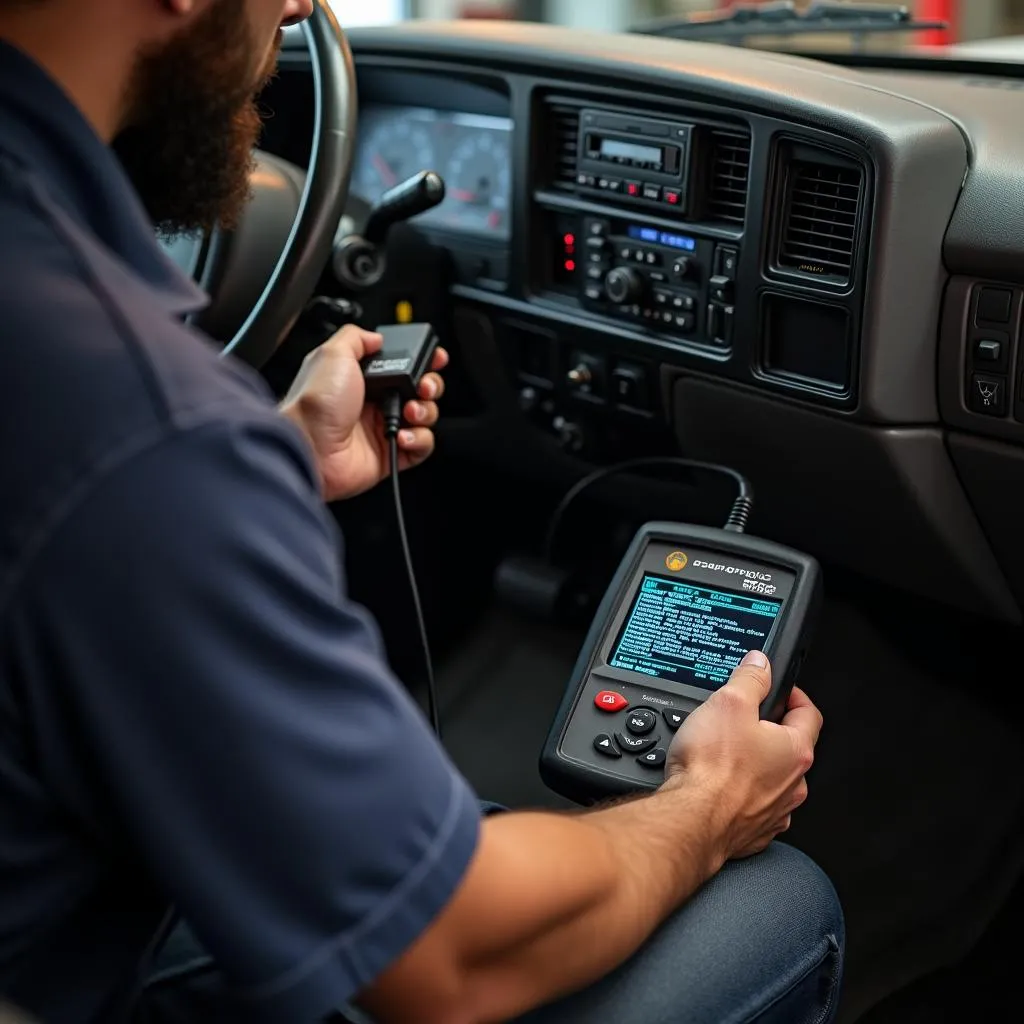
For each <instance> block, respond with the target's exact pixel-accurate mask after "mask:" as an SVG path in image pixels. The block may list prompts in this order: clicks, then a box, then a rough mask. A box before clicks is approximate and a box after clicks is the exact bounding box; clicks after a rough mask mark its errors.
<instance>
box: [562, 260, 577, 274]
mask: <svg viewBox="0 0 1024 1024" xmlns="http://www.w3.org/2000/svg"><path fill="white" fill-rule="evenodd" d="M565 269H566V270H567V271H568V272H569V273H570V274H571V273H572V272H573V271H574V270H575V269H576V261H575V260H566V261H565Z"/></svg>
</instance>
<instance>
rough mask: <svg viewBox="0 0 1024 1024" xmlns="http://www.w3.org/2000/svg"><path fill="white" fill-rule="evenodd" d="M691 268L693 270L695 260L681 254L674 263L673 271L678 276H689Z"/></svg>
mask: <svg viewBox="0 0 1024 1024" xmlns="http://www.w3.org/2000/svg"><path fill="white" fill-rule="evenodd" d="M691 270H693V261H692V260H691V259H690V258H689V257H688V256H680V257H679V258H678V259H677V260H676V261H675V262H674V263H673V264H672V273H673V274H675V276H676V277H689V275H690V271H691Z"/></svg>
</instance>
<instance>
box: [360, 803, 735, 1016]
mask: <svg viewBox="0 0 1024 1024" xmlns="http://www.w3.org/2000/svg"><path fill="white" fill-rule="evenodd" d="M717 817H718V815H717V812H716V808H715V805H714V801H713V800H712V799H711V798H710V796H708V795H705V794H703V793H701V792H700V791H699V790H697V789H696V788H695V787H691V788H689V789H688V788H687V787H685V786H678V787H676V788H674V789H672V790H668V791H663V792H660V793H657V794H654V795H652V796H649V797H645V798H641V799H639V800H634V801H631V802H628V803H622V804H619V805H616V806H612V807H608V808H604V809H602V810H599V811H593V812H589V813H586V814H576V815H559V814H543V813H538V814H532V813H514V814H505V815H496V816H494V817H492V818H489V819H487V820H486V821H485V823H484V826H483V835H482V837H481V842H480V847H479V850H478V852H477V855H476V857H475V858H474V861H473V864H472V866H471V867H470V870H469V873H468V875H467V878H466V880H465V881H464V883H463V885H462V887H461V888H460V890H459V892H458V893H457V895H456V897H455V899H454V900H453V901H452V903H451V904H450V905H449V907H448V908H446V910H445V912H444V914H443V915H442V917H441V918H440V919H439V921H438V922H437V923H436V924H435V926H434V927H433V928H432V929H431V930H430V933H428V935H427V936H425V938H424V940H422V941H421V943H420V944H418V945H419V946H420V947H421V948H420V949H419V950H417V949H416V947H414V949H413V950H412V951H410V954H408V955H407V957H405V958H403V961H405V963H404V964H403V962H401V961H400V963H399V964H398V965H397V966H396V968H395V971H396V972H397V973H396V974H395V976H394V977H392V978H390V979H388V978H385V979H382V982H381V983H380V984H379V985H378V986H375V990H374V992H372V993H370V994H369V997H368V998H367V1000H366V1005H367V1007H368V1008H370V1009H371V1010H372V1011H373V1012H375V1013H376V1014H377V1015H378V1016H379V1017H380V1019H381V1020H383V1021H391V1020H396V1021H397V1020H403V1021H427V1022H430V1024H433V1021H435V1020H437V1021H444V1022H445V1024H448V1022H459V1024H462V1022H465V1024H477V1022H483V1021H501V1020H507V1019H508V1018H509V1017H513V1016H515V1015H517V1014H520V1013H523V1012H525V1011H527V1010H529V1009H532V1008H534V1007H536V1006H539V1005H543V1004H544V1003H547V1002H550V1001H551V1000H553V999H556V998H558V997H559V996H561V995H563V994H566V993H568V992H572V991H575V990H577V989H579V988H582V987H584V986H586V985H587V984H589V983H591V982H593V981H595V980H597V979H598V978H600V977H602V976H603V975H605V974H607V973H608V972H609V971H611V970H613V969H614V968H615V967H617V966H618V965H619V964H621V963H623V962H624V961H625V960H627V959H628V958H629V957H630V956H631V955H632V954H633V953H634V952H635V951H636V950H637V949H638V948H639V946H640V945H641V944H642V943H643V942H644V941H645V940H646V939H647V937H648V936H649V935H650V934H651V933H652V932H653V931H654V930H655V929H656V928H657V927H658V925H659V924H660V923H661V922H662V921H663V920H664V919H665V917H666V916H668V915H669V914H670V913H671V912H672V911H673V910H675V909H676V908H677V907H678V906H680V905H681V904H682V903H683V902H684V901H685V900H686V899H687V898H688V897H689V896H690V895H691V894H692V893H693V892H694V891H695V890H696V889H698V888H699V887H700V886H701V885H702V884H703V883H704V882H705V881H706V880H707V879H708V878H709V877H711V875H713V874H714V873H715V872H716V871H717V870H718V869H719V868H720V867H721V864H722V862H723V860H724V853H723V852H722V850H721V847H722V844H721V837H720V835H716V834H715V831H716V825H715V824H714V822H715V820H716V818H717ZM403 973H405V974H406V975H407V977H405V979H404V983H400V977H399V975H401V974H403ZM427 976H429V977H430V978H431V980H430V981H429V982H426V984H427V986H428V988H432V989H433V992H432V994H428V993H427V992H424V991H423V989H422V988H420V990H419V998H416V997H415V995H414V994H413V993H411V992H410V995H412V1000H411V1001H410V1002H405V999H404V998H403V996H402V995H401V990H402V989H405V990H406V991H409V987H410V985H411V984H412V983H415V984H417V985H422V984H424V979H425V978H426V977H427ZM431 995H432V996H433V1001H432V999H431ZM395 1000H397V1001H395ZM424 1007H434V1008H436V1009H433V1010H430V1009H428V1010H426V1011H424Z"/></svg>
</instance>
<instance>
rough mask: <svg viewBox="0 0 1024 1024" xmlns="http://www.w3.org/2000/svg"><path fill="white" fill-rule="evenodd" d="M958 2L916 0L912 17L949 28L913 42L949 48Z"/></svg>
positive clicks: (726, 0)
mask: <svg viewBox="0 0 1024 1024" xmlns="http://www.w3.org/2000/svg"><path fill="white" fill-rule="evenodd" d="M732 5H733V0H718V8H719V10H722V11H727V10H728V9H729V8H730V7H732ZM959 6H960V0H917V3H915V4H914V17H915V18H917V19H918V20H919V21H944V22H946V24H947V25H949V28H947V29H941V28H936V29H930V30H928V31H927V32H919V33H917V38H916V39H915V40H914V41H915V42H917V43H918V44H920V45H922V46H949V44H950V43H955V42H956V39H957V28H956V16H957V12H958V8H959Z"/></svg>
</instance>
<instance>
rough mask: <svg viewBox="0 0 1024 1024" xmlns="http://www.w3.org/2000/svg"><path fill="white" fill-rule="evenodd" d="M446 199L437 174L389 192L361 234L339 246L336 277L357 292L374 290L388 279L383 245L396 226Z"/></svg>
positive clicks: (416, 177) (417, 177)
mask: <svg viewBox="0 0 1024 1024" xmlns="http://www.w3.org/2000/svg"><path fill="white" fill-rule="evenodd" d="M444 196H445V184H444V181H443V180H442V178H441V176H440V175H439V174H437V173H436V172H435V171H420V172H419V173H418V174H414V175H413V176H412V177H411V178H409V179H408V180H407V181H403V182H402V183H401V184H400V185H396V186H395V187H394V188H392V189H389V190H388V191H387V192H385V193H384V195H382V196H381V197H380V199H379V200H378V201H377V204H376V205H375V206H374V208H373V209H372V210H371V211H370V215H369V217H368V218H367V220H366V226H365V227H364V228H363V233H362V234H361V235H357V234H353V235H348V236H347V237H345V238H343V239H341V241H340V242H338V244H337V245H336V246H335V249H334V256H333V258H332V265H333V267H334V273H335V276H336V277H337V278H338V280H339V281H340V282H341V283H342V284H344V285H345V286H346V287H348V288H350V289H353V290H355V291H365V290H366V289H367V288H372V287H373V286H374V285H375V284H377V282H378V281H380V279H381V278H382V277H383V276H384V270H385V266H386V261H385V257H384V249H383V245H384V242H385V240H386V239H387V236H388V232H389V231H390V230H391V228H393V227H394V226H395V225H396V224H399V223H401V222H402V221H406V220H410V219H411V218H412V217H415V216H417V215H418V214H421V213H425V212H426V211H427V210H430V209H433V208H434V207H435V206H437V205H438V204H439V203H440V202H441V201H442V200H443V199H444Z"/></svg>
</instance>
